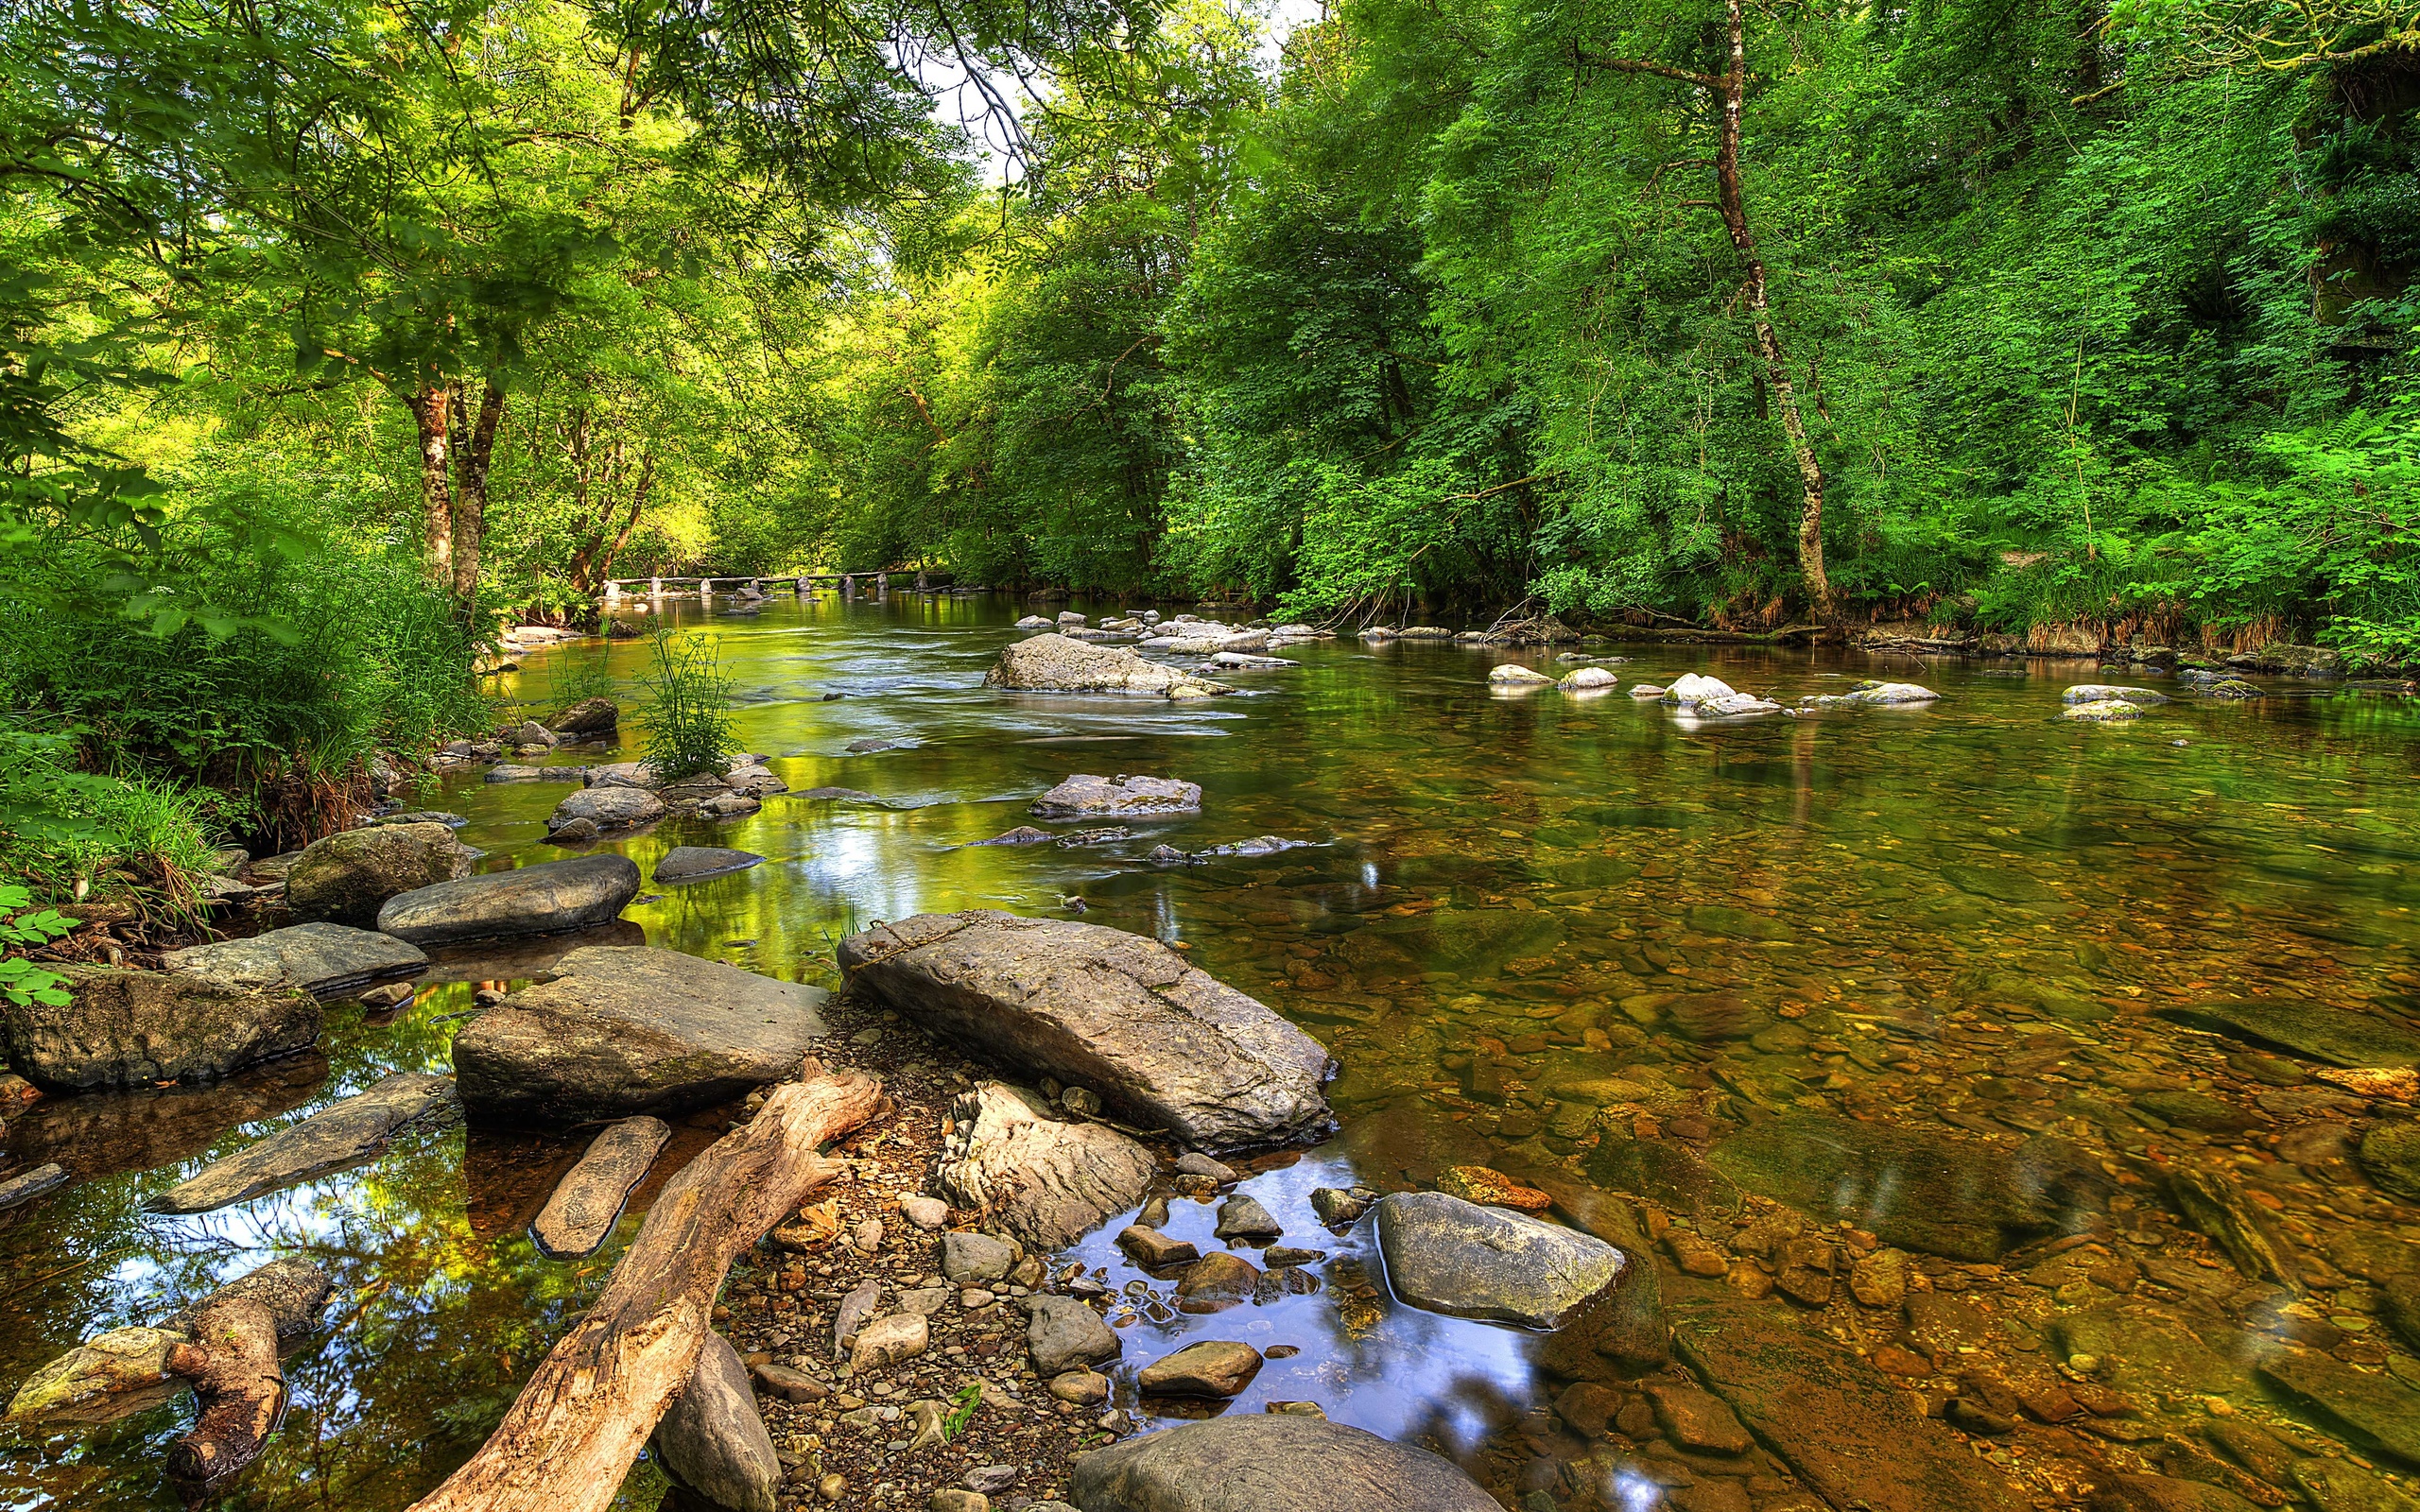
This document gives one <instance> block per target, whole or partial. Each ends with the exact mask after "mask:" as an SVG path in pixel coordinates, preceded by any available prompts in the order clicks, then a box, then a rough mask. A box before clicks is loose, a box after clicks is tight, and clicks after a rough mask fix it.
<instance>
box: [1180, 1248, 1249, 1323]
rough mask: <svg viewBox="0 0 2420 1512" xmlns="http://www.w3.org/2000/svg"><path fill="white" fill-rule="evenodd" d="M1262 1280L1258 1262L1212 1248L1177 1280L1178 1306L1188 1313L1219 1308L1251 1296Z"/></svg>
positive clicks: (1217, 1309)
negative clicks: (1255, 1263)
mask: <svg viewBox="0 0 2420 1512" xmlns="http://www.w3.org/2000/svg"><path fill="white" fill-rule="evenodd" d="M1259 1283H1260V1267H1259V1266H1257V1265H1254V1264H1253V1263H1252V1262H1250V1261H1248V1260H1245V1259H1243V1258H1242V1257H1240V1256H1237V1255H1231V1254H1228V1253H1226V1252H1225V1251H1224V1250H1213V1251H1212V1252H1210V1253H1209V1254H1207V1255H1204V1256H1202V1257H1201V1259H1200V1260H1197V1261H1195V1262H1194V1263H1192V1264H1191V1265H1190V1266H1187V1267H1186V1269H1185V1272H1184V1278H1183V1279H1182V1280H1179V1281H1178V1282H1177V1287H1176V1297H1177V1307H1178V1309H1179V1310H1180V1311H1182V1312H1186V1313H1216V1312H1220V1311H1223V1310H1224V1309H1226V1308H1230V1307H1233V1306H1235V1305H1236V1303H1238V1302H1243V1301H1248V1300H1250V1299H1251V1297H1252V1295H1253V1289H1254V1288H1255V1287H1257V1286H1258V1285H1259Z"/></svg>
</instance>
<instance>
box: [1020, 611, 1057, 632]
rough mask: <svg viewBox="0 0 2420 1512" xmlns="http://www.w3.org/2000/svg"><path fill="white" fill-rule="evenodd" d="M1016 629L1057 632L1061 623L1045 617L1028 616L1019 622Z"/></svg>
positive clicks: (1037, 615) (1038, 615)
mask: <svg viewBox="0 0 2420 1512" xmlns="http://www.w3.org/2000/svg"><path fill="white" fill-rule="evenodd" d="M1016 627H1017V628H1018V629H1020V630H1055V629H1057V628H1058V627H1059V622H1058V621H1057V620H1054V619H1049V618H1047V617H1046V616H1044V615H1040V614H1029V615H1027V616H1026V617H1025V618H1023V619H1021V620H1019V621H1017V623H1016Z"/></svg>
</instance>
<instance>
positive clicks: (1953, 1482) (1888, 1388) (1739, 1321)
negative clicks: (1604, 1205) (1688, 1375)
mask: <svg viewBox="0 0 2420 1512" xmlns="http://www.w3.org/2000/svg"><path fill="white" fill-rule="evenodd" d="M1673 1342H1674V1344H1675V1346H1676V1347H1677V1348H1678V1349H1679V1351H1680V1353H1681V1356H1682V1358H1683V1359H1684V1360H1685V1361H1686V1362H1687V1363H1688V1365H1689V1366H1690V1367H1691V1368H1692V1369H1693V1370H1695V1371H1696V1373H1697V1375H1698V1377H1699V1379H1700V1380H1702V1381H1703V1383H1705V1385H1706V1387H1707V1388H1708V1389H1709V1390H1711V1391H1712V1392H1713V1393H1714V1394H1715V1395H1716V1396H1718V1397H1720V1398H1721V1399H1722V1400H1724V1401H1725V1402H1726V1403H1728V1404H1729V1406H1730V1407H1731V1410H1732V1411H1733V1412H1734V1413H1736V1414H1737V1416H1738V1417H1739V1419H1740V1421H1741V1422H1742V1423H1743V1424H1744V1425H1745V1426H1746V1427H1747V1428H1748V1430H1749V1431H1750V1432H1751V1433H1753V1434H1754V1435H1755V1436H1756V1438H1758V1439H1760V1440H1761V1441H1763V1443H1764V1444H1765V1445H1766V1447H1768V1448H1769V1449H1772V1451H1773V1452H1776V1453H1778V1454H1779V1455H1780V1456H1781V1457H1782V1458H1783V1459H1785V1460H1787V1461H1788V1462H1789V1467H1790V1469H1793V1470H1795V1471H1797V1472H1798V1475H1799V1477H1800V1478H1801V1479H1802V1480H1804V1481H1805V1482H1806V1485H1807V1486H1808V1487H1809V1488H1810V1489H1812V1490H1813V1491H1815V1492H1816V1493H1817V1494H1818V1495H1819V1496H1821V1497H1823V1498H1824V1501H1826V1502H1828V1503H1831V1504H1832V1505H1834V1506H1842V1507H1849V1506H1853V1507H1860V1508H1866V1509H1869V1512H1945V1509H1947V1508H1952V1507H1955V1508H1957V1509H1958V1512H2029V1509H2030V1508H2031V1506H2032V1504H2033V1503H2032V1501H2031V1498H2030V1497H2028V1496H2027V1495H2026V1494H2025V1493H2023V1492H2021V1491H2020V1490H2018V1489H2017V1488H2016V1487H2015V1486H2013V1485H2012V1484H2010V1482H2009V1480H2008V1478H2007V1477H2005V1476H2003V1475H2002V1474H2001V1473H2000V1472H1999V1471H1998V1470H1997V1469H1994V1468H1993V1467H1992V1466H1991V1465H1990V1464H1989V1463H1987V1462H1986V1461H1983V1460H1980V1459H1978V1458H1976V1457H1975V1455H1974V1453H1973V1452H1972V1451H1970V1450H1969V1449H1968V1448H1967V1447H1966V1443H1965V1440H1964V1439H1962V1438H1961V1437H1960V1436H1959V1435H1957V1434H1956V1433H1955V1432H1953V1431H1952V1430H1950V1429H1949V1428H1947V1427H1945V1426H1944V1425H1943V1424H1941V1423H1940V1422H1938V1421H1936V1420H1934V1419H1932V1418H1929V1417H1925V1416H1923V1415H1922V1413H1921V1412H1920V1411H1919V1409H1918V1407H1917V1405H1916V1402H1915V1399H1914V1398H1913V1397H1912V1396H1911V1395H1910V1393H1909V1392H1908V1391H1907V1390H1906V1389H1905V1388H1904V1387H1902V1386H1900V1385H1897V1384H1894V1383H1893V1382H1892V1381H1891V1379H1890V1378H1889V1377H1887V1376H1885V1375H1884V1374H1883V1373H1882V1372H1881V1371H1880V1370H1878V1369H1876V1368H1875V1366H1873V1365H1871V1364H1869V1363H1868V1362H1867V1361H1866V1360H1865V1359H1863V1358H1862V1357H1860V1356H1859V1355H1858V1353H1857V1352H1856V1351H1855V1350H1853V1349H1849V1348H1848V1347H1846V1346H1845V1345H1841V1344H1839V1343H1836V1342H1834V1341H1833V1340H1832V1339H1830V1338H1827V1337H1825V1336H1824V1335H1823V1334H1821V1333H1819V1332H1813V1331H1811V1330H1807V1329H1803V1328H1801V1327H1799V1326H1798V1325H1797V1324H1796V1323H1795V1322H1793V1321H1792V1320H1790V1319H1789V1318H1786V1317H1782V1316H1777V1315H1775V1314H1772V1313H1771V1312H1769V1311H1767V1310H1765V1309H1762V1308H1756V1307H1752V1306H1745V1305H1739V1304H1733V1303H1712V1304H1706V1305H1703V1306H1698V1307H1692V1308H1687V1309H1685V1310H1683V1311H1681V1312H1680V1313H1679V1314H1678V1316H1677V1320H1676V1327H1675V1330H1674V1337H1673Z"/></svg>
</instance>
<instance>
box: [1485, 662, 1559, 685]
mask: <svg viewBox="0 0 2420 1512" xmlns="http://www.w3.org/2000/svg"><path fill="white" fill-rule="evenodd" d="M1487 680H1488V682H1489V683H1490V684H1491V685H1492V686H1495V687H1498V688H1543V687H1545V686H1546V685H1547V683H1550V682H1552V681H1553V680H1554V679H1552V678H1550V677H1547V675H1546V674H1545V673H1543V672H1540V671H1538V670H1537V669H1536V668H1535V667H1525V666H1523V665H1522V664H1521V663H1520V662H1497V663H1496V664H1495V666H1493V667H1490V668H1489V669H1488V672H1487Z"/></svg>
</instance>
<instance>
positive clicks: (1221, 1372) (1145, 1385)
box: [1134, 1339, 1261, 1397]
mask: <svg viewBox="0 0 2420 1512" xmlns="http://www.w3.org/2000/svg"><path fill="white" fill-rule="evenodd" d="M1260 1366H1261V1359H1260V1351H1259V1350H1258V1349H1253V1347H1252V1346H1251V1345H1249V1344H1241V1343H1237V1342H1236V1341H1235V1340H1232V1339H1203V1340H1202V1341H1201V1342H1200V1343H1199V1344H1188V1345H1186V1346H1185V1347H1184V1349H1179V1350H1177V1351H1176V1352H1175V1353H1174V1354H1170V1355H1166V1356H1163V1357H1162V1358H1160V1359H1157V1360H1154V1361H1152V1362H1151V1363H1150V1365H1147V1366H1144V1367H1143V1368H1142V1370H1141V1372H1140V1373H1139V1374H1137V1375H1136V1376H1135V1378H1134V1384H1135V1385H1136V1386H1137V1387H1139V1388H1140V1389H1141V1390H1142V1392H1143V1394H1144V1395H1145V1396H1147V1397H1233V1396H1236V1395H1238V1394H1239V1393H1241V1392H1242V1390H1243V1389H1244V1387H1246V1386H1249V1385H1251V1384H1252V1378H1253V1377H1254V1376H1256V1375H1258V1374H1260Z"/></svg>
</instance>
